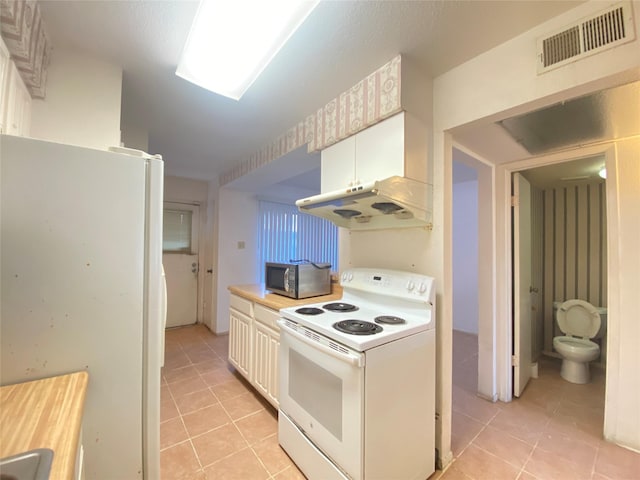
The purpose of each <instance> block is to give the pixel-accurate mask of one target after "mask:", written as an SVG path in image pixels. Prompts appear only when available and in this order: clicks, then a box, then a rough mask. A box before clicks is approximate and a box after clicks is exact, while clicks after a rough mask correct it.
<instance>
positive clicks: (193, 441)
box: [160, 325, 304, 480]
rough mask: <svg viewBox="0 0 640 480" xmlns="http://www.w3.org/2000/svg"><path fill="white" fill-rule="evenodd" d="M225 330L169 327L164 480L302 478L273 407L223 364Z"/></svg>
mask: <svg viewBox="0 0 640 480" xmlns="http://www.w3.org/2000/svg"><path fill="white" fill-rule="evenodd" d="M227 345H228V337H227V336H215V335H213V334H212V333H211V332H210V331H209V330H208V329H207V328H206V327H204V326H203V325H195V326H191V327H183V328H177V329H170V330H167V334H166V346H165V366H164V368H163V373H162V378H163V379H162V387H161V401H162V403H161V405H162V408H161V413H160V420H161V423H160V449H161V450H160V468H161V475H162V480H222V479H224V480H269V479H273V480H276V479H277V480H304V476H303V475H302V474H301V473H300V471H299V470H298V469H297V468H296V466H295V465H294V464H293V462H292V461H291V460H290V459H289V457H288V456H287V455H286V454H285V453H284V451H283V450H282V449H281V448H280V447H279V446H278V439H277V414H276V410H275V409H274V408H273V407H272V406H271V405H270V404H268V403H267V402H266V401H264V400H262V397H261V396H260V395H259V394H257V393H255V392H254V390H253V389H252V387H251V386H250V385H249V384H248V383H247V382H245V381H244V379H242V378H241V377H240V376H239V375H238V374H235V373H234V370H233V367H231V366H229V365H228V363H227V360H226V359H227V355H228V346H227Z"/></svg>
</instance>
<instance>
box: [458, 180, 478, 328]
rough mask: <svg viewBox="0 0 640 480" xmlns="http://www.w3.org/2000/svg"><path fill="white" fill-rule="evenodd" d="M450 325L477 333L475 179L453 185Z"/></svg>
mask: <svg viewBox="0 0 640 480" xmlns="http://www.w3.org/2000/svg"><path fill="white" fill-rule="evenodd" d="M454 181H455V177H454ZM453 328H454V330H461V331H463V332H468V333H473V334H476V335H477V334H478V181H477V180H470V181H466V182H459V183H454V184H453Z"/></svg>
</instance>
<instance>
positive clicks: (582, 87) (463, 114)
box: [434, 1, 640, 444]
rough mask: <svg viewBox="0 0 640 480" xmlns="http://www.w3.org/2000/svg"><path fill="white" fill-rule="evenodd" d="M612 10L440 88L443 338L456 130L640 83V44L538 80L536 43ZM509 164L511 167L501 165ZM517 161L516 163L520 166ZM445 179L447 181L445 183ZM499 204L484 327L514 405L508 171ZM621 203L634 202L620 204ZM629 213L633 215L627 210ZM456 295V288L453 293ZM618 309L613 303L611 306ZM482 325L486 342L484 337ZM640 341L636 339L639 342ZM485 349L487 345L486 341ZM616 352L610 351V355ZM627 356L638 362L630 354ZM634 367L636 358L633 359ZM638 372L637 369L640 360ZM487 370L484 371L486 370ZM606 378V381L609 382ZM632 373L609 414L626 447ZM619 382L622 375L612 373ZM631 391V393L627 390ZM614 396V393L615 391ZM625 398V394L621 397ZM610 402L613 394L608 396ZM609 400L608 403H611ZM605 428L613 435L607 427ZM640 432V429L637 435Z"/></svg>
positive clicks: (572, 14)
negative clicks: (489, 311) (492, 287)
mask: <svg viewBox="0 0 640 480" xmlns="http://www.w3.org/2000/svg"><path fill="white" fill-rule="evenodd" d="M605 6H606V4H604V3H603V2H599V1H591V2H588V3H585V4H581V5H579V6H577V7H576V8H575V9H573V10H571V11H569V12H567V13H565V14H563V15H560V16H558V17H556V18H555V19H552V20H550V21H548V22H546V23H544V24H542V25H541V26H539V27H536V28H534V29H532V30H530V31H528V32H526V33H523V34H522V35H520V36H519V37H516V38H514V39H512V40H511V41H509V42H506V43H504V44H502V45H500V46H498V47H496V48H494V49H492V50H490V51H488V52H485V53H483V54H481V55H479V56H478V57H476V58H474V59H473V60H470V61H469V62H467V63H465V64H463V65H461V66H459V67H457V68H455V69H452V70H451V71H449V72H447V73H445V74H443V75H441V76H440V77H438V78H436V79H435V80H434V145H435V153H434V169H435V178H434V181H435V185H436V188H435V189H434V191H435V192H436V193H439V192H440V191H439V189H438V188H437V186H438V185H439V184H440V185H444V188H445V190H444V192H440V193H442V194H437V195H436V196H435V198H434V212H438V211H442V212H443V214H444V222H446V225H445V228H444V229H443V230H442V231H436V230H435V229H434V234H436V235H438V236H443V237H444V238H443V242H442V243H443V248H442V249H441V250H440V251H436V252H434V253H435V254H441V255H443V257H444V260H443V261H444V264H445V266H444V270H445V273H444V275H443V278H444V282H445V284H444V294H443V296H444V298H443V301H442V302H441V307H442V308H441V312H442V316H441V318H440V327H441V328H443V329H444V330H450V329H451V328H452V325H453V322H452V315H451V303H452V296H451V295H450V293H449V292H450V291H451V289H450V286H451V284H450V283H449V282H450V277H449V276H448V273H447V272H450V271H451V269H452V255H451V251H450V249H449V248H448V247H447V245H448V242H449V241H450V231H451V216H450V210H451V204H452V198H451V191H450V190H447V185H450V182H449V179H450V178H451V164H450V163H451V148H452V140H451V135H454V136H455V128H456V127H460V126H463V125H466V128H470V127H471V126H473V124H474V122H476V123H477V124H483V123H487V122H491V121H495V120H497V119H501V118H505V117H508V116H512V115H514V114H518V113H524V112H527V111H532V110H535V109H537V108H540V107H542V106H545V105H549V104H551V103H555V102H558V101H561V100H564V99H568V98H572V97H575V96H578V95H582V94H586V93H590V92H593V91H597V90H600V89H602V88H607V87H610V86H614V85H618V84H622V83H626V82H628V81H632V80H635V79H638V77H639V76H640V55H638V51H639V49H638V43H639V42H638V40H637V39H636V40H635V41H634V42H632V43H628V44H625V45H622V46H619V47H617V48H615V49H613V50H609V51H607V52H605V53H601V54H597V55H593V56H591V57H588V58H585V59H582V60H580V61H578V62H575V63H572V64H570V65H568V66H565V67H561V68H558V69H556V70H553V71H551V72H548V73H546V74H544V75H541V76H538V75H537V74H536V64H535V62H536V52H535V45H536V38H537V37H539V36H542V35H545V34H547V33H548V32H549V31H551V30H555V29H556V28H559V27H563V26H565V25H567V24H569V23H571V22H572V21H576V20H578V19H580V18H582V17H584V16H586V15H590V14H593V13H597V12H599V11H600V10H601V9H602V8H604V7H605ZM635 31H636V32H639V31H640V16H639V15H637V12H636V16H635ZM487 160H488V161H492V160H494V161H495V159H487ZM501 160H502V161H505V160H507V161H508V160H509V159H501ZM513 160H515V159H513ZM439 172H442V173H443V175H442V176H440V175H439ZM493 181H494V182H495V184H494V197H493V198H489V197H486V198H484V197H483V199H482V201H486V202H494V201H495V202H496V203H495V205H496V210H495V212H496V222H497V224H496V225H497V227H498V228H497V229H496V234H497V236H496V243H495V244H494V247H493V249H491V250H483V251H482V252H481V253H480V255H484V254H487V255H490V254H492V253H493V252H496V254H497V255H498V258H497V260H498V261H497V265H496V270H495V273H494V274H495V281H496V285H497V291H496V296H495V298H493V303H494V306H495V309H496V310H495V314H496V317H495V318H486V319H481V322H482V321H485V322H488V323H489V324H491V323H493V325H490V326H489V328H488V329H487V330H488V331H487V332H486V334H487V335H488V336H490V337H491V338H495V339H496V341H497V345H498V348H497V354H498V355H497V357H495V358H494V359H492V362H488V363H487V364H486V365H485V366H484V367H486V368H493V362H495V365H496V374H497V386H498V391H497V392H496V393H498V394H499V395H500V398H501V399H503V400H509V399H510V398H511V378H510V375H511V368H510V366H509V364H510V358H511V352H510V345H511V327H510V325H511V323H510V315H511V313H510V308H511V291H510V281H511V280H510V272H509V267H508V258H507V257H508V255H509V253H508V252H510V239H509V237H508V236H507V235H508V233H507V232H505V231H504V228H502V227H503V226H504V225H505V224H506V223H507V222H508V212H509V209H508V207H507V199H508V198H509V194H508V191H509V190H510V187H509V182H510V175H508V174H507V173H506V172H505V171H504V170H497V171H496V174H495V177H494V179H493ZM621 201H622V202H625V201H627V199H625V198H621ZM625 211H626V210H625ZM637 275H638V273H637V270H636V271H635V273H633V272H631V271H630V270H625V273H624V274H622V276H623V277H624V278H625V280H626V284H627V285H638V283H639V281H638V278H637ZM448 287H449V288H448ZM609 305H610V307H611V302H610V303H609ZM619 318H620V323H621V325H620V327H621V331H622V332H623V334H622V336H623V337H625V335H626V338H632V337H631V336H630V335H627V333H626V331H625V329H626V330H627V331H628V332H629V334H631V333H633V329H634V328H637V327H633V326H632V325H631V322H632V321H633V319H634V318H636V313H635V311H633V310H632V309H628V310H627V309H626V306H625V307H623V311H621V315H620V317H619ZM482 329H483V327H482V325H480V334H481V335H482ZM636 338H637V336H636ZM442 340H443V342H441V343H439V347H440V349H439V358H440V359H446V358H448V357H449V356H450V355H451V343H450V339H449V338H447V337H446V335H443V338H442ZM480 341H481V342H482V340H480ZM610 341H611V339H610ZM610 351H611V349H610ZM627 355H631V353H630V352H629V353H628V354H627ZM629 359H631V357H629ZM440 364H441V365H442V366H443V367H444V369H442V368H441V369H440V371H439V374H440V375H441V376H443V377H447V376H450V375H451V371H450V366H449V365H448V362H447V361H446V360H443V361H441V363H440ZM635 365H638V361H637V358H636V359H635ZM484 367H483V366H481V368H484ZM610 373H611V372H608V374H607V381H608V382H609V376H610ZM630 373H631V372H629V371H626V370H622V369H621V370H620V372H619V375H620V376H619V377H618V379H617V380H619V384H620V385H621V392H622V391H624V392H625V394H626V395H625V396H626V399H627V400H625V401H624V402H622V401H620V400H621V399H618V400H619V402H620V403H619V405H620V409H619V410H618V411H617V415H616V418H613V416H612V415H610V414H607V416H606V419H605V422H609V421H613V422H616V424H617V426H616V428H611V431H612V432H614V433H613V434H612V435H611V436H610V437H609V438H611V439H614V440H616V441H619V442H621V443H625V442H627V444H628V437H623V436H621V435H618V434H617V433H615V432H618V431H619V429H618V427H620V428H622V425H619V424H618V423H619V422H623V421H624V420H623V419H624V417H625V415H626V416H627V417H632V416H633V415H635V413H636V412H635V409H632V408H630V405H632V404H634V405H638V404H640V386H638V385H637V381H630V382H628V380H631V379H630V378H627V377H626V375H628V374H630ZM613 375H614V376H615V375H616V373H615V372H613ZM625 386H626V387H625ZM608 390H609V389H608ZM621 392H618V393H621ZM439 395H441V396H442V398H443V399H444V400H446V395H447V394H446V391H443V392H439ZM608 395H609V393H608ZM608 398H609V397H608ZM441 414H443V415H444V414H446V412H441ZM605 428H606V427H605ZM637 431H638V430H637V429H636V432H637Z"/></svg>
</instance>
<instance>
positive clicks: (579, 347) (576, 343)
mask: <svg viewBox="0 0 640 480" xmlns="http://www.w3.org/2000/svg"><path fill="white" fill-rule="evenodd" d="M553 346H554V347H555V348H556V350H558V351H560V350H562V352H563V353H565V354H567V353H568V354H574V355H575V354H578V353H579V354H582V355H587V354H589V353H590V352H591V354H592V355H595V356H596V357H597V355H598V353H600V347H599V346H598V344H597V343H595V342H592V341H591V340H587V339H585V338H577V337H568V336H563V337H554V338H553ZM558 347H560V348H558Z"/></svg>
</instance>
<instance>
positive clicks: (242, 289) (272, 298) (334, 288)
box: [228, 284, 342, 310]
mask: <svg viewBox="0 0 640 480" xmlns="http://www.w3.org/2000/svg"><path fill="white" fill-rule="evenodd" d="M228 289H229V291H230V292H231V293H233V294H234V295H238V296H239V297H242V298H246V299H247V300H251V301H253V302H256V303H258V304H260V305H264V306H265V307H268V308H272V309H274V310H280V309H281V308H287V307H297V306H300V305H308V304H310V303H321V302H331V301H335V300H339V299H340V298H342V287H341V286H340V285H337V284H331V294H329V295H322V296H320V297H309V298H302V299H298V300H296V299H295V298H289V297H285V296H283V295H278V294H276V293H271V291H269V290H265V288H264V284H253V285H231V286H230V287H229V288H228Z"/></svg>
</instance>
